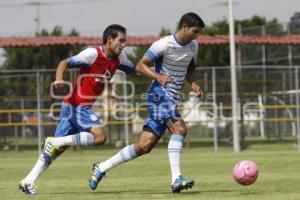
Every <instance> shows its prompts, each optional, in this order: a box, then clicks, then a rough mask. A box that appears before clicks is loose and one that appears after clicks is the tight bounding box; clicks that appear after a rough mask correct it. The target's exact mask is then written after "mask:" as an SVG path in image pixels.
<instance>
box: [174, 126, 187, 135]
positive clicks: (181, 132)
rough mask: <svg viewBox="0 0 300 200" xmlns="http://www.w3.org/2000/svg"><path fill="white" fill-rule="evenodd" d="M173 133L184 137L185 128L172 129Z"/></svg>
mask: <svg viewBox="0 0 300 200" xmlns="http://www.w3.org/2000/svg"><path fill="white" fill-rule="evenodd" d="M174 133H176V134H180V135H182V136H184V137H185V136H186V134H187V128H186V127H185V126H177V127H175V128H174Z"/></svg>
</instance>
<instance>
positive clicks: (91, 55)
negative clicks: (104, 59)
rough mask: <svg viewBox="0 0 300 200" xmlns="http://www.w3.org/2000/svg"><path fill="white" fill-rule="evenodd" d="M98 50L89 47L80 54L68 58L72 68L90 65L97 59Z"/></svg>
mask: <svg viewBox="0 0 300 200" xmlns="http://www.w3.org/2000/svg"><path fill="white" fill-rule="evenodd" d="M97 56H98V52H97V49H95V48H91V47H90V48H87V49H85V50H83V51H81V52H80V53H79V54H77V55H75V56H72V57H70V58H68V59H67V61H68V63H69V67H70V68H76V67H85V66H90V65H91V64H93V63H94V62H95V60H96V59H97Z"/></svg>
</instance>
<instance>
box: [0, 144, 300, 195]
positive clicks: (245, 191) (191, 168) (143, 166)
mask: <svg viewBox="0 0 300 200" xmlns="http://www.w3.org/2000/svg"><path fill="white" fill-rule="evenodd" d="M21 150H22V149H21ZM116 152H117V149H108V148H99V149H97V150H96V149H81V150H78V151H67V152H66V153H65V154H64V155H62V156H61V157H60V158H59V159H58V160H56V162H55V163H54V164H53V165H52V166H51V167H50V168H49V169H48V171H46V173H45V174H43V175H42V176H41V177H40V179H39V181H38V182H37V185H38V195H37V196H36V197H34V199H43V200H50V199H55V200H77V199H78V200H87V199H91V200H95V199H109V200H113V199H118V200H119V199H125V200H126V199H131V200H134V199H136V200H146V199H151V200H153V199H163V200H164V199H166V200H170V199H180V200H181V199H195V200H196V199H205V200H209V199H222V200H226V199H228V200H229V199H230V200H232V199H241V200H250V199H251V200H277V199H278V200H288V199H297V200H299V199H300V158H299V156H300V155H299V152H298V151H297V150H296V147H295V145H294V144H292V142H284V143H281V144H276V143H264V142H262V143H261V142H258V143H257V142H253V143H251V144H250V145H249V146H248V148H247V150H245V151H243V152H242V153H233V152H232V148H231V147H228V146H227V147H221V148H220V149H219V153H217V154H214V153H213V148H212V147H211V146H208V147H203V146H202V145H201V144H193V145H192V146H191V148H190V149H186V148H185V149H184V151H183V158H182V172H183V174H184V175H185V176H186V177H192V178H194V179H195V181H196V183H195V186H194V187H193V189H192V190H189V191H184V192H182V193H180V194H173V193H171V190H170V172H169V163H168V157H167V153H166V145H165V144H162V145H159V146H158V147H157V148H155V149H154V150H153V151H152V152H151V154H149V155H146V156H144V157H141V158H139V159H137V160H134V161H132V162H129V163H126V164H124V165H122V166H119V167H117V168H114V169H112V170H111V171H109V172H108V173H107V177H105V178H104V179H103V181H102V182H101V184H100V185H99V186H100V187H98V188H97V190H96V191H90V190H89V187H88V179H89V177H90V174H91V167H92V163H93V162H94V161H98V160H99V161H101V160H104V159H105V158H108V157H109V156H110V155H113V154H114V153H116ZM36 158H37V151H34V150H23V151H21V152H20V153H15V152H14V151H2V150H1V151H0V191H1V197H0V199H1V200H2V199H3V200H20V199H32V197H30V196H25V195H24V194H23V193H22V192H21V191H19V190H18V189H17V183H18V181H19V180H21V179H22V178H23V177H24V176H25V175H26V174H27V172H28V171H29V170H30V169H31V167H32V166H33V164H34V163H35V160H36ZM242 159H251V160H254V161H255V162H256V163H257V164H258V166H259V170H260V174H259V177H258V180H257V182H256V183H255V184H253V185H251V186H247V187H245V186H240V185H238V184H237V183H235V182H234V180H233V179H232V174H231V173H232V168H233V166H234V164H235V163H236V162H237V161H238V160H242Z"/></svg>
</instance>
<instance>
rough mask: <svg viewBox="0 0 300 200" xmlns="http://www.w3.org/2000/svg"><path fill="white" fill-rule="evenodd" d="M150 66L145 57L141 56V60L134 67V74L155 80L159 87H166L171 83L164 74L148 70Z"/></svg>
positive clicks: (148, 60) (149, 60) (150, 63)
mask: <svg viewBox="0 0 300 200" xmlns="http://www.w3.org/2000/svg"><path fill="white" fill-rule="evenodd" d="M151 65H152V61H151V59H150V58H148V57H147V56H143V58H142V59H141V60H140V61H139V62H138V64H137V66H136V72H137V73H138V74H141V75H144V76H147V77H149V78H152V79H155V80H157V81H158V82H159V83H160V84H161V85H164V86H165V85H166V84H167V83H168V82H170V81H171V78H170V76H169V75H166V74H158V73H156V72H155V71H153V70H152V69H150V66H151Z"/></svg>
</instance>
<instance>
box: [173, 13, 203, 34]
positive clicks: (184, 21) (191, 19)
mask: <svg viewBox="0 0 300 200" xmlns="http://www.w3.org/2000/svg"><path fill="white" fill-rule="evenodd" d="M183 25H186V26H188V27H192V26H199V27H201V28H204V27H205V24H204V22H203V20H202V19H201V18H200V17H199V16H198V15H197V14H196V13H193V12H188V13H185V14H184V15H182V17H181V18H180V21H179V23H178V28H177V29H178V30H179V29H180V28H181V27H183Z"/></svg>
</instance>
